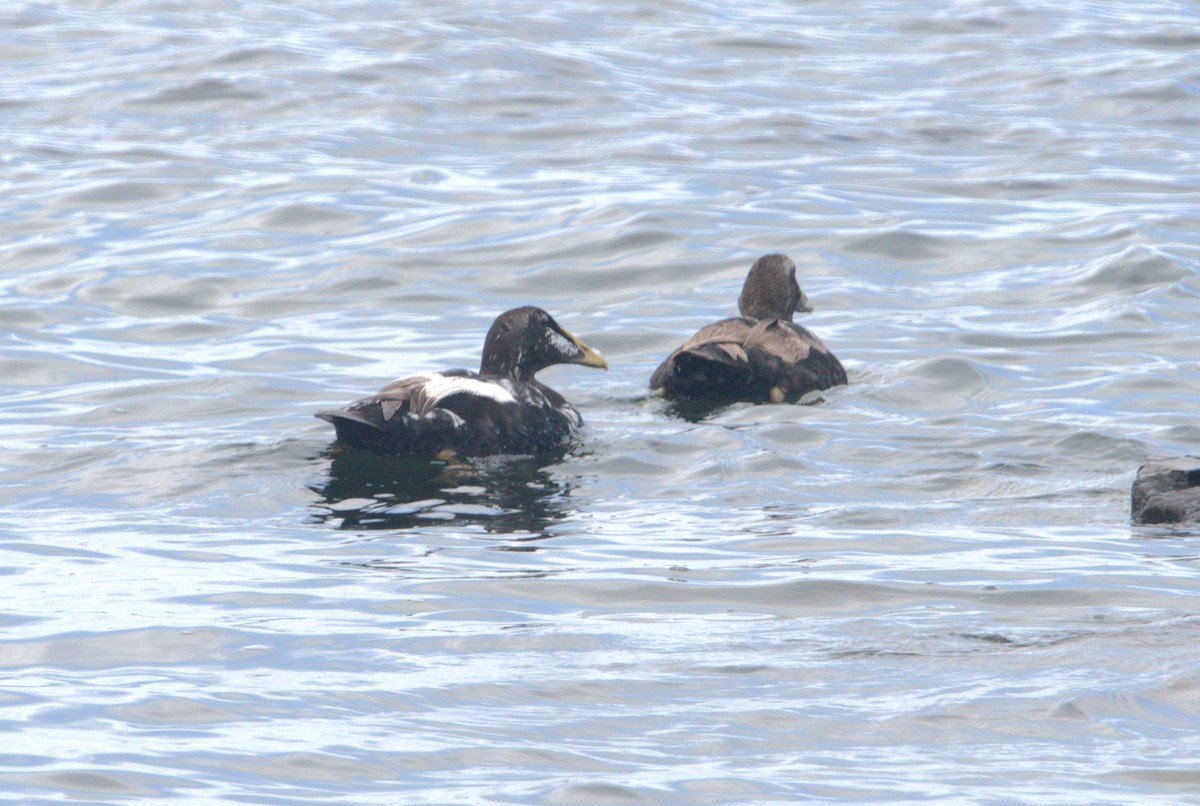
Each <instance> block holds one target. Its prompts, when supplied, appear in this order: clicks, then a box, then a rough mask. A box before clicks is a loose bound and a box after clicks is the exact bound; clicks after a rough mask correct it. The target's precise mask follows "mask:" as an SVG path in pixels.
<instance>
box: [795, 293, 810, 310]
mask: <svg viewBox="0 0 1200 806" xmlns="http://www.w3.org/2000/svg"><path fill="white" fill-rule="evenodd" d="M812 312H813V306H812V303H810V302H809V301H808V295H807V294H805V293H804V292H803V291H801V292H800V299H798V300H796V313H812Z"/></svg>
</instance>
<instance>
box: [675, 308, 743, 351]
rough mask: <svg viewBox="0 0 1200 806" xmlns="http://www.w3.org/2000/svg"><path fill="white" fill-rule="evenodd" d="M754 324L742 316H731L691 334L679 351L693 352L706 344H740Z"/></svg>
mask: <svg viewBox="0 0 1200 806" xmlns="http://www.w3.org/2000/svg"><path fill="white" fill-rule="evenodd" d="M754 322H755V320H753V319H747V318H746V317H744V316H733V317H730V318H729V319H721V320H718V321H716V322H712V323H710V324H707V325H705V326H704V327H702V328H700V329H699V330H697V331H696V332H695V333H693V334H692V336H691V338H689V339H688V340H687V341H685V342H684V343H683V344H682V345H681V346H680V348H679V350H680V351H683V350H693V349H695V348H697V347H702V346H704V345H706V344H720V343H727V342H732V343H738V344H740V343H741V342H743V341H744V340H745V339H746V338H747V336H749V335H750V333H751V331H752V329H753V327H754Z"/></svg>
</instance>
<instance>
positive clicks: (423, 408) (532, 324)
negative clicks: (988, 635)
mask: <svg viewBox="0 0 1200 806" xmlns="http://www.w3.org/2000/svg"><path fill="white" fill-rule="evenodd" d="M552 364H582V365H583V366H585V367H596V368H598V369H608V362H606V361H605V360H604V357H603V356H601V355H600V354H599V353H598V352H596V351H595V350H593V349H592V348H591V347H588V346H587V345H586V344H584V343H583V342H582V341H580V340H579V339H578V338H576V337H575V336H573V335H571V334H570V333H568V332H567V331H566V330H565V329H564V328H563V327H562V326H561V325H559V324H558V322H555V321H554V318H553V317H552V316H550V314H548V313H546V312H545V311H543V310H542V309H541V308H533V307H524V308H513V309H512V310H511V311H505V312H504V313H502V314H500V315H499V316H498V317H496V321H494V322H492V327H491V329H490V330H488V334H487V339H486V340H485V341H484V343H483V360H482V361H481V362H480V364H479V372H471V371H470V370H466V369H452V370H449V371H447V372H431V373H428V374H425V375H413V376H412V377H409V378H401V379H400V380H398V381H392V382H391V383H389V384H388V385H387V386H385V387H383V388H382V389H380V390H379V392H377V393H376V394H374V395H371V396H370V397H364V398H362V399H361V400H356V401H354V402H353V403H351V404H350V405H348V406H346V407H345V408H343V409H338V410H337V411H322V412H319V413H318V414H317V415H316V416H317V417H320V418H321V419H323V420H328V421H329V422H331V423H333V427H334V428H336V429H337V441H338V442H339V443H341V444H342V445H344V446H347V447H351V448H358V449H361V450H367V451H372V452H374V453H393V454H406V455H410V456H427V457H433V456H442V457H446V456H447V455H458V456H482V455H486V454H501V453H506V454H537V453H545V452H547V451H550V450H552V449H554V448H557V447H559V446H560V445H561V444H562V443H563V442H565V441H566V439H567V437H568V436H570V434H571V432H572V431H573V430H574V429H575V427H576V426H578V425H579V424H580V423H581V422H582V419H581V418H580V416H579V412H577V411H576V410H575V408H574V407H573V406H572V405H571V404H570V403H568V402H567V401H566V400H565V399H564V398H563V396H562V395H560V394H559V393H558V392H555V391H554V390H553V389H551V388H550V387H548V386H546V385H544V384H542V383H539V382H538V381H537V380H536V379H535V378H534V377H533V376H534V375H535V374H536V373H537V372H539V371H540V370H543V369H545V368H546V367H548V366H550V365H552Z"/></svg>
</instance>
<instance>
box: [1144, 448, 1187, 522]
mask: <svg viewBox="0 0 1200 806" xmlns="http://www.w3.org/2000/svg"><path fill="white" fill-rule="evenodd" d="M1130 498H1131V504H1132V507H1131V509H1132V515H1133V522H1134V523H1185V522H1188V521H1200V456H1181V457H1177V458H1174V459H1151V460H1150V461H1148V462H1146V463H1145V464H1144V465H1142V466H1141V467H1139V468H1138V472H1137V478H1135V479H1134V480H1133V490H1132V495H1131V496H1130Z"/></svg>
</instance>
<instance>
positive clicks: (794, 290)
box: [738, 254, 812, 322]
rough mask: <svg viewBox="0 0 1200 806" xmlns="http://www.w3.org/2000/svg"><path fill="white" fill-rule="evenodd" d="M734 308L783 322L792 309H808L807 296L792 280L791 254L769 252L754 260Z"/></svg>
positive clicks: (758, 317) (762, 317)
mask: <svg viewBox="0 0 1200 806" xmlns="http://www.w3.org/2000/svg"><path fill="white" fill-rule="evenodd" d="M738 311H739V312H740V313H741V314H742V316H748V317H751V318H753V319H782V320H784V321H785V322H790V321H792V314H794V313H797V312H799V313H812V305H810V304H809V302H808V297H806V296H805V295H804V292H803V291H801V290H800V284H799V283H798V282H796V264H795V263H793V262H792V261H791V258H789V257H788V256H787V255H779V254H772V255H763V256H762V257H760V258H759V259H758V260H756V261H754V265H753V266H751V267H750V273H749V274H748V275H746V282H745V284H744V285H743V286H742V295H741V296H740V297H738Z"/></svg>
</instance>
